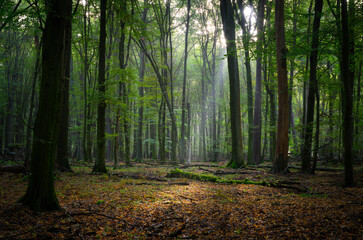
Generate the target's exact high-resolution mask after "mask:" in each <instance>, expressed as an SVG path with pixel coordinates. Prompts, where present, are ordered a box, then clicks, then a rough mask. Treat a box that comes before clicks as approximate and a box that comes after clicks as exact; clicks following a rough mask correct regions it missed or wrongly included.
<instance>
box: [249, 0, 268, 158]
mask: <svg viewBox="0 0 363 240" xmlns="http://www.w3.org/2000/svg"><path fill="white" fill-rule="evenodd" d="M257 14H258V16H257V47H256V51H257V60H256V90H255V110H254V116H253V151H252V157H253V162H254V164H259V163H260V161H261V82H262V44H263V34H264V32H263V21H264V18H265V0H259V2H258V8H257Z"/></svg>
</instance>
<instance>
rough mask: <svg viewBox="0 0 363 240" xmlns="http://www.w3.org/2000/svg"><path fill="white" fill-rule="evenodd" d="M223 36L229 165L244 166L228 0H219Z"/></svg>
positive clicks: (235, 55) (238, 93)
mask: <svg viewBox="0 0 363 240" xmlns="http://www.w3.org/2000/svg"><path fill="white" fill-rule="evenodd" d="M220 8H221V15H222V22H223V31H224V36H225V38H226V40H227V61H228V75H229V91H230V114H231V131H232V159H231V161H230V164H229V166H231V167H238V168H239V167H244V166H245V162H244V160H243V148H242V129H241V108H240V85H239V84H240V83H239V72H238V60H237V49H236V37H235V36H236V33H235V23H234V18H233V15H234V14H233V9H232V3H231V2H230V0H220Z"/></svg>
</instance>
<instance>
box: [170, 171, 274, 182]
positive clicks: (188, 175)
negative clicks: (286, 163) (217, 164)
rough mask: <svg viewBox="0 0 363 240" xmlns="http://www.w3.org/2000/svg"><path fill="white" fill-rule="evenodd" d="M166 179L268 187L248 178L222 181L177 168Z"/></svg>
mask: <svg viewBox="0 0 363 240" xmlns="http://www.w3.org/2000/svg"><path fill="white" fill-rule="evenodd" d="M167 177H178V178H189V179H193V180H197V181H203V182H215V183H225V184H253V185H262V186H269V185H270V184H269V183H268V182H266V181H260V182H254V181H251V180H249V179H248V178H246V179H244V180H232V179H222V178H219V177H215V176H210V175H205V174H197V173H191V172H184V171H182V170H180V169H178V168H175V169H174V170H172V171H171V172H169V173H168V174H167Z"/></svg>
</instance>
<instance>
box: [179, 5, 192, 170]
mask: <svg viewBox="0 0 363 240" xmlns="http://www.w3.org/2000/svg"><path fill="white" fill-rule="evenodd" d="M189 21H190V0H188V2H187V22H186V29H185V46H184V68H183V90H182V119H181V120H182V122H181V130H180V152H179V157H180V162H182V163H183V162H185V157H186V147H185V143H186V142H188V141H189V140H188V139H187V140H186V139H185V135H186V134H185V124H186V94H185V92H186V84H187V61H188V35H189ZM189 151H190V149H189Z"/></svg>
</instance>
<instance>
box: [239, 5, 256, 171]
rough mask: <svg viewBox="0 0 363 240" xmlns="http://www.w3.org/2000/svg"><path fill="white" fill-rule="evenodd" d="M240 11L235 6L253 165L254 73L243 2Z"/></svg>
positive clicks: (249, 153)
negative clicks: (243, 55) (243, 67)
mask: <svg viewBox="0 0 363 240" xmlns="http://www.w3.org/2000/svg"><path fill="white" fill-rule="evenodd" d="M237 4H238V8H239V11H238V10H237V7H236V5H235V4H234V8H235V12H236V16H237V17H238V23H239V25H240V26H241V28H242V32H243V36H242V42H243V49H244V53H245V59H244V60H245V65H246V75H247V76H246V78H247V108H248V111H247V115H248V146H247V164H252V163H253V162H252V150H253V149H252V148H253V96H252V71H251V59H250V39H251V34H250V29H249V28H247V26H246V25H247V22H246V18H245V15H244V5H243V2H242V0H238V1H237Z"/></svg>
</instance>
